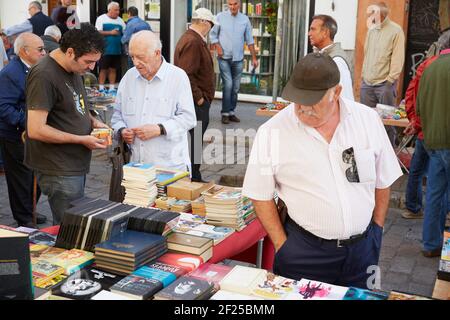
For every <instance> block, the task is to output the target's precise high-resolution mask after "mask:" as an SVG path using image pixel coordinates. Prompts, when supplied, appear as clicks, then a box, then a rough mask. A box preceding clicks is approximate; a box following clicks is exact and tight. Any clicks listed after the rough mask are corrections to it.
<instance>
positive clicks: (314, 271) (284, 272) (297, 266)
mask: <svg viewBox="0 0 450 320" xmlns="http://www.w3.org/2000/svg"><path fill="white" fill-rule="evenodd" d="M285 231H286V235H287V237H288V238H287V241H286V242H285V243H284V244H283V245H282V246H281V248H280V250H278V252H277V253H276V254H275V260H274V264H273V271H274V273H275V274H278V275H281V276H283V277H286V278H290V279H294V280H300V279H302V278H305V279H308V280H315V281H320V282H326V283H329V284H334V285H339V286H344V287H350V286H353V287H358V288H367V287H368V285H371V284H375V277H374V275H375V271H374V270H378V269H377V267H376V266H377V265H378V259H379V256H380V249H381V237H382V233H383V229H382V228H381V227H380V226H378V225H376V224H375V223H373V222H372V223H371V224H370V225H369V227H368V229H367V234H366V237H365V238H363V239H361V240H360V241H358V242H356V243H354V244H350V245H348V246H343V247H340V248H338V247H337V245H336V244H333V243H329V242H326V241H321V240H319V239H317V238H314V237H312V236H310V235H307V234H305V233H303V232H301V231H300V230H299V228H298V226H297V225H296V224H295V222H293V221H292V220H291V219H290V218H287V221H286V223H285ZM369 267H370V268H369ZM369 277H372V278H373V281H371V279H369ZM368 280H369V281H368ZM372 289H373V288H372Z"/></svg>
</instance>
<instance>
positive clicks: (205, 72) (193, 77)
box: [175, 8, 218, 182]
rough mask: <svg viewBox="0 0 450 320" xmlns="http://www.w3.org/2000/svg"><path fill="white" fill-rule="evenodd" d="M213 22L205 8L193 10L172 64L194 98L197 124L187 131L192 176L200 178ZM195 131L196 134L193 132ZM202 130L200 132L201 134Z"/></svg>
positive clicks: (209, 90)
mask: <svg viewBox="0 0 450 320" xmlns="http://www.w3.org/2000/svg"><path fill="white" fill-rule="evenodd" d="M214 25H218V23H217V21H216V18H215V17H214V15H213V14H212V13H211V11H209V10H208V9H205V8H200V9H197V10H195V11H194V13H193V15H192V25H191V27H190V28H189V30H187V31H186V32H185V33H184V34H183V36H181V38H180V40H179V41H178V43H177V47H176V48H175V65H176V66H177V67H180V68H181V69H183V70H184V71H186V73H187V75H188V77H189V81H190V83H191V88H192V95H193V98H194V105H195V114H196V116H197V127H196V129H192V130H190V131H189V133H190V135H191V163H192V180H193V181H198V182H201V181H202V176H201V173H200V165H201V162H202V150H203V135H204V134H205V131H206V129H207V127H208V124H209V109H210V107H211V102H212V100H213V99H214V91H215V89H214V79H215V75H214V67H213V60H212V57H211V53H210V51H209V49H208V46H207V41H206V36H207V35H208V33H209V31H211V28H212V27H213V26H214ZM196 131H197V132H198V133H197V134H195V132H196ZM200 132H201V135H200Z"/></svg>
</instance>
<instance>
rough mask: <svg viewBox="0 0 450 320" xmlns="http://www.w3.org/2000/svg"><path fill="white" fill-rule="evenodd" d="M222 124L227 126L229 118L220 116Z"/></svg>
mask: <svg viewBox="0 0 450 320" xmlns="http://www.w3.org/2000/svg"><path fill="white" fill-rule="evenodd" d="M222 123H223V124H229V123H230V117H229V116H222Z"/></svg>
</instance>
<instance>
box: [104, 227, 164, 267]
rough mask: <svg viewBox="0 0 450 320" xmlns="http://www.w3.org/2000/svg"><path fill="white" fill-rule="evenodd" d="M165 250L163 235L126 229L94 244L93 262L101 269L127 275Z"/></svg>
mask: <svg viewBox="0 0 450 320" xmlns="http://www.w3.org/2000/svg"><path fill="white" fill-rule="evenodd" d="M165 252H167V241H166V238H165V237H163V236H160V235H156V234H150V233H144V232H137V231H131V230H128V231H125V232H122V233H120V234H119V235H117V236H115V237H112V238H111V239H109V240H108V241H105V242H102V243H99V244H97V245H96V246H95V264H96V266H97V267H98V268H100V269H102V270H105V271H109V272H113V273H116V274H123V275H128V274H131V273H132V272H134V271H135V270H136V269H138V268H139V267H141V266H143V265H145V264H147V263H149V262H150V261H153V260H156V259H157V258H158V257H160V256H161V255H163V254H164V253H165Z"/></svg>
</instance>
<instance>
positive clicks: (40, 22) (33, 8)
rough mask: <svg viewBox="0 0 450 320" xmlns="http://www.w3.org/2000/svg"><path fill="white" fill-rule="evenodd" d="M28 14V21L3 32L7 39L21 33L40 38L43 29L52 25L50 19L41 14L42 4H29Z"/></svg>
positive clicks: (34, 2)
mask: <svg viewBox="0 0 450 320" xmlns="http://www.w3.org/2000/svg"><path fill="white" fill-rule="evenodd" d="M28 13H29V14H30V19H28V20H25V21H24V22H22V23H20V24H16V25H14V26H12V27H9V28H8V29H6V30H5V33H6V35H7V36H8V37H11V36H14V35H17V34H20V33H23V32H32V33H34V34H35V35H37V36H39V37H40V36H42V35H43V34H44V31H45V28H47V27H48V26H51V25H53V21H52V19H50V18H49V17H48V16H46V15H45V14H44V13H42V4H41V3H40V2H39V1H31V2H30V4H29V5H28Z"/></svg>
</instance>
